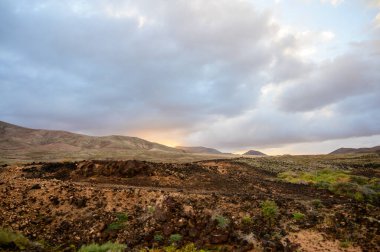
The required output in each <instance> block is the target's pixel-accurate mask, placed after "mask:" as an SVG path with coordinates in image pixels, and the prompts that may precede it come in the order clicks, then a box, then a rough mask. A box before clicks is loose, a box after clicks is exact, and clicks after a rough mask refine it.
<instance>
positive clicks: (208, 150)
mask: <svg viewBox="0 0 380 252" xmlns="http://www.w3.org/2000/svg"><path fill="white" fill-rule="evenodd" d="M176 149H179V150H184V151H186V152H188V153H207V154H222V152H220V151H218V150H216V149H213V148H207V147H203V146H196V147H186V146H176Z"/></svg>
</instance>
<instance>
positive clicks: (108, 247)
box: [78, 242, 127, 252]
mask: <svg viewBox="0 0 380 252" xmlns="http://www.w3.org/2000/svg"><path fill="white" fill-rule="evenodd" d="M126 248H127V246H126V245H124V244H119V243H112V242H107V243H104V244H102V245H99V244H96V243H93V244H90V245H83V246H82V247H81V248H80V249H79V251H78V252H122V251H124V250H125V249H126Z"/></svg>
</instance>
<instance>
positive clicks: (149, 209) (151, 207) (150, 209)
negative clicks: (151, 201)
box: [147, 206, 156, 214]
mask: <svg viewBox="0 0 380 252" xmlns="http://www.w3.org/2000/svg"><path fill="white" fill-rule="evenodd" d="M147 211H148V213H149V214H154V212H155V211H156V208H155V207H154V206H148V207H147Z"/></svg>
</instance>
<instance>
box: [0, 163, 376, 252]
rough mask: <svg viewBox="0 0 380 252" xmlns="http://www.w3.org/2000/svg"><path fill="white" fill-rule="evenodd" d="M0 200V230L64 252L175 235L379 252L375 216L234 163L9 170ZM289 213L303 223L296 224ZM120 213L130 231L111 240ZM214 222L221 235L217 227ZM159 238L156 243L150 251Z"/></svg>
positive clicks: (134, 245)
mask: <svg viewBox="0 0 380 252" xmlns="http://www.w3.org/2000/svg"><path fill="white" fill-rule="evenodd" d="M0 192H2V195H3V197H1V199H0V211H1V213H2V214H1V215H0V226H3V227H9V228H11V229H13V230H15V231H19V232H21V233H23V234H24V235H26V236H27V237H28V238H30V239H32V240H44V241H45V242H47V243H50V244H55V245H58V244H59V245H63V247H65V246H69V245H70V244H74V245H75V246H76V247H79V246H80V245H82V244H88V243H92V242H97V243H103V242H106V241H118V242H121V243H125V244H127V245H128V247H129V248H130V249H138V248H141V247H152V245H156V246H158V245H165V244H168V239H169V236H170V235H171V234H177V233H178V234H181V235H182V236H183V240H182V241H181V243H187V242H194V243H196V244H197V245H198V246H199V247H203V248H213V247H215V246H219V247H223V248H224V250H225V251H260V250H265V251H296V250H303V251H333V250H334V251H344V250H345V248H342V247H341V246H339V241H349V244H350V245H349V248H348V249H350V251H360V250H363V251H380V245H379V244H380V238H379V220H378V219H377V218H378V216H380V211H379V208H378V207H375V206H371V205H368V204H365V203H358V202H356V201H354V200H352V199H349V198H345V197H340V196H336V195H333V194H332V193H330V192H329V191H327V190H321V189H317V188H315V187H313V186H310V185H296V184H290V183H284V182H281V181H278V180H277V178H276V176H275V175H274V174H273V173H270V172H267V171H264V170H259V169H255V168H254V167H251V166H249V165H244V164H241V163H237V162H235V161H233V160H219V161H218V160H216V161H204V162H197V163H187V164H168V163H151V162H144V161H134V160H130V161H81V162H73V163H70V162H66V163H32V164H28V165H22V166H10V167H3V168H0ZM4 196H5V197H4ZM268 199H269V200H273V201H275V202H276V204H277V205H278V207H279V214H278V215H277V216H275V218H274V220H273V221H269V220H268V219H266V218H264V216H263V215H262V213H261V207H260V204H261V203H262V202H263V201H264V200H268ZM316 199H318V200H320V202H321V204H318V205H319V206H317V205H316V204H315V200H316ZM295 212H300V213H303V214H305V218H304V219H302V220H294V219H293V217H292V216H293V213H295ZM118 213H125V214H126V215H128V221H126V222H125V223H123V225H122V227H120V228H117V229H114V230H112V229H111V228H110V224H111V223H115V222H117V214H118ZM216 216H223V217H224V219H226V220H228V221H227V222H228V225H227V226H226V227H221V225H218V222H217V221H216V220H215V217H216ZM246 216H249V217H250V218H249V220H250V221H244V220H243V219H244V217H246ZM219 224H220V223H219ZM111 226H112V225H111ZM107 227H108V228H107ZM157 234H160V235H162V236H163V237H164V239H163V240H162V241H155V240H154V236H155V235H157ZM297 235H298V236H297ZM296 237H298V238H296ZM310 237H311V240H314V244H313V246H310V247H309V248H308V247H307V246H306V247H305V244H308V239H309V240H310ZM312 237H318V239H317V238H315V239H314V238H312ZM321 237H322V238H321ZM297 239H299V240H297ZM316 240H317V241H318V242H317V243H315V241H316ZM305 241H306V242H305ZM310 244H311V243H310ZM318 244H320V246H321V249H320V250H318V249H315V247H316V246H318Z"/></svg>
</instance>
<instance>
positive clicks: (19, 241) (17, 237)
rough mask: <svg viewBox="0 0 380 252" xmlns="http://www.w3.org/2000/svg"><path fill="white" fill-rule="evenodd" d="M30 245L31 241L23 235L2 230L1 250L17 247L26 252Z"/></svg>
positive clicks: (0, 231)
mask: <svg viewBox="0 0 380 252" xmlns="http://www.w3.org/2000/svg"><path fill="white" fill-rule="evenodd" d="M30 244H31V243H30V241H29V240H28V239H27V238H26V237H25V236H23V235H22V234H19V233H15V232H12V231H10V230H8V229H2V228H1V229H0V248H7V247H8V246H12V245H15V246H16V247H17V248H18V249H20V250H24V249H26V248H28V247H29V246H30Z"/></svg>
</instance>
